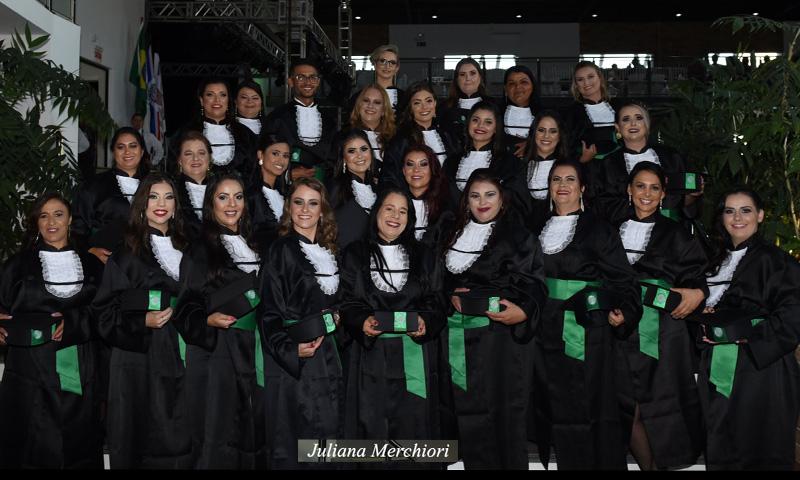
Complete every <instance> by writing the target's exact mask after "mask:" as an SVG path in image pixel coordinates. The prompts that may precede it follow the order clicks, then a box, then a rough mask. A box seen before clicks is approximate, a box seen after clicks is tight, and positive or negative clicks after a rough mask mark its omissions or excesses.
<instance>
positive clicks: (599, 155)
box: [578, 132, 621, 160]
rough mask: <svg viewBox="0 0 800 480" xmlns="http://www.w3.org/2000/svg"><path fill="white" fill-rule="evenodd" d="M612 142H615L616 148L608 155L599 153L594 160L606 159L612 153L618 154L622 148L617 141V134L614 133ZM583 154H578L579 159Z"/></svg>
mask: <svg viewBox="0 0 800 480" xmlns="http://www.w3.org/2000/svg"><path fill="white" fill-rule="evenodd" d="M611 141H612V142H614V145H616V147H614V149H613V150H611V151H610V152H608V153H598V154H597V155H595V156H594V157H593V158H594V159H597V160H602V159H604V158H606V157H607V156H609V155H611V154H612V153H614V152H616V151H617V150H619V149H620V148H621V147H620V145H619V140H617V135H616V134H615V133H613V132H612V133H611ZM582 153H583V152H578V157H580V156H581V154H582Z"/></svg>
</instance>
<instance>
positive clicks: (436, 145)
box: [422, 129, 447, 165]
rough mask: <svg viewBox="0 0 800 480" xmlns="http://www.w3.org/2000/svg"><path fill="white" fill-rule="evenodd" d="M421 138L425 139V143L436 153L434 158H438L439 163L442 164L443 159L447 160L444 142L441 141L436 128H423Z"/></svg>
mask: <svg viewBox="0 0 800 480" xmlns="http://www.w3.org/2000/svg"><path fill="white" fill-rule="evenodd" d="M422 139H423V140H424V141H425V145H427V146H429V147H431V150H433V153H435V154H436V158H438V159H439V165H444V161H445V160H447V150H446V149H445V148H444V142H442V136H441V135H439V132H438V131H437V130H436V129H432V130H423V131H422Z"/></svg>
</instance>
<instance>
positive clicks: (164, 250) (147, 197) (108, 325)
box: [92, 174, 192, 469]
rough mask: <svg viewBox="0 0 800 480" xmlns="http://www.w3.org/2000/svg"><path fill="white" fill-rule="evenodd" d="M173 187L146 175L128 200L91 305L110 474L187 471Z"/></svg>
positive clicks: (179, 238)
mask: <svg viewBox="0 0 800 480" xmlns="http://www.w3.org/2000/svg"><path fill="white" fill-rule="evenodd" d="M179 209H180V204H179V200H178V197H177V195H176V193H175V183H174V182H173V181H172V180H171V179H170V178H169V177H166V176H164V175H161V174H151V175H149V176H148V177H146V178H145V179H144V180H143V181H142V184H141V186H140V187H139V190H138V191H137V192H136V195H135V196H134V198H133V204H132V206H131V216H130V220H129V223H128V232H127V234H126V236H125V247H124V248H123V249H121V250H119V251H118V252H116V253H114V255H112V256H111V258H110V259H109V261H108V263H107V264H106V268H105V271H104V274H103V281H102V284H101V285H100V288H99V290H98V292H97V296H96V297H95V299H94V301H93V302H92V310H93V313H94V315H95V317H96V318H97V328H98V331H99V332H100V336H101V337H102V338H103V340H105V341H106V343H108V344H109V345H110V346H111V347H112V351H111V367H110V368H111V372H113V375H111V376H110V382H109V388H108V422H107V423H108V426H107V429H106V430H107V444H108V447H109V450H110V452H109V454H110V462H111V468H114V469H119V468H165V469H182V468H191V467H192V447H191V442H190V437H189V423H188V418H187V417H186V416H185V411H186V410H185V409H186V397H185V395H186V390H185V383H184V379H185V370H184V365H185V363H184V361H185V356H184V355H183V352H184V351H185V343H183V339H182V337H181V336H180V334H179V331H178V329H176V326H175V325H174V324H173V323H172V322H171V320H173V319H174V309H175V306H176V305H177V297H178V290H179V285H180V283H179V281H180V276H181V272H182V271H185V269H186V263H185V261H184V259H183V254H182V253H181V251H182V250H183V249H184V248H185V247H186V239H185V237H184V235H183V218H182V216H181V215H180V213H179Z"/></svg>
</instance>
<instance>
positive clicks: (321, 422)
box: [261, 178, 344, 469]
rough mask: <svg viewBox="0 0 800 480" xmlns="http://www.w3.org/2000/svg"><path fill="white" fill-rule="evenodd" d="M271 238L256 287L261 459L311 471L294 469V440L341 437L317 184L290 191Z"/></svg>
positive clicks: (327, 215)
mask: <svg viewBox="0 0 800 480" xmlns="http://www.w3.org/2000/svg"><path fill="white" fill-rule="evenodd" d="M279 234H280V238H279V239H278V240H276V241H275V242H274V243H273V244H272V247H271V248H270V250H269V256H268V257H267V260H266V262H265V264H264V265H265V267H264V269H265V272H264V278H263V280H262V286H261V295H262V297H263V298H264V309H263V315H262V318H261V329H262V330H261V331H262V332H263V336H264V344H265V346H266V349H267V352H268V353H269V355H267V357H266V362H265V367H264V375H265V380H266V382H265V391H266V411H267V412H268V413H267V421H266V431H267V454H268V455H269V461H270V467H271V468H274V469H288V468H300V467H301V466H306V467H311V466H313V465H314V464H311V463H309V464H305V463H303V464H299V463H298V462H297V440H298V439H338V438H342V435H343V433H344V429H343V423H344V383H343V374H342V364H341V360H340V359H339V347H338V344H337V340H336V337H337V336H340V335H341V332H339V330H338V329H337V328H336V327H337V326H338V314H337V313H336V312H335V308H336V303H337V292H338V291H339V267H338V265H337V261H336V222H335V220H334V216H333V210H332V209H331V207H330V205H329V204H328V202H327V200H326V194H325V187H323V186H322V184H321V183H320V182H319V181H318V180H316V179H309V178H300V179H298V180H297V181H295V182H294V183H293V184H292V187H291V189H290V191H289V196H288V202H287V203H286V206H285V207H284V215H283V218H282V220H281V228H280V230H279ZM334 330H336V331H334ZM309 333H310V334H311V336H310V337H309V335H308V334H309ZM342 339H343V338H342V337H341V336H340V338H339V340H340V341H341V340H342ZM320 447H323V445H320ZM323 465H325V464H323Z"/></svg>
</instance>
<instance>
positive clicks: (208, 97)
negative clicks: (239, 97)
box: [200, 83, 228, 122]
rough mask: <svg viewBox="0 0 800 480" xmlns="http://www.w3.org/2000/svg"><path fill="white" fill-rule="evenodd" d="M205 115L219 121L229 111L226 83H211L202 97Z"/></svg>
mask: <svg viewBox="0 0 800 480" xmlns="http://www.w3.org/2000/svg"><path fill="white" fill-rule="evenodd" d="M200 105H202V106H203V111H204V112H205V116H206V117H208V118H210V119H211V120H214V121H215V122H219V121H222V120H224V119H225V115H226V114H227V113H228V86H227V85H225V84H224V83H209V84H208V85H206V88H205V89H204V90H203V96H201V97H200Z"/></svg>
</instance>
